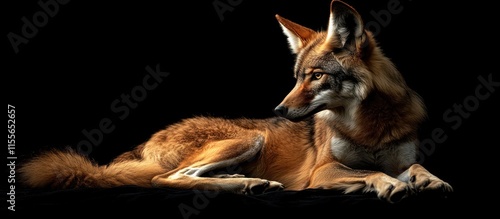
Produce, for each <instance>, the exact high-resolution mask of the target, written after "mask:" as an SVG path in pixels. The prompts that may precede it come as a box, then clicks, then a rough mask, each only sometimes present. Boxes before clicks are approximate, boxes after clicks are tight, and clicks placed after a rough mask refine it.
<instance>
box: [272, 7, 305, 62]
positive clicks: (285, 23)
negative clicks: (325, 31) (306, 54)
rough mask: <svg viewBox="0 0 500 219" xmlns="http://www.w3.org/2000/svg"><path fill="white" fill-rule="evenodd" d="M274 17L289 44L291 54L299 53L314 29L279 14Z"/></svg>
mask: <svg viewBox="0 0 500 219" xmlns="http://www.w3.org/2000/svg"><path fill="white" fill-rule="evenodd" d="M276 19H277V20H278V22H279V24H280V26H281V29H283V33H284V34H285V35H286V37H287V39H288V44H289V45H290V49H291V50H292V53H293V54H297V53H299V51H300V50H301V49H302V48H303V47H304V45H306V43H307V41H309V39H310V38H311V37H312V36H313V35H314V33H315V31H314V30H312V29H309V28H307V27H304V26H302V25H300V24H297V23H294V22H292V21H290V20H288V19H285V18H283V17H281V16H279V15H276Z"/></svg>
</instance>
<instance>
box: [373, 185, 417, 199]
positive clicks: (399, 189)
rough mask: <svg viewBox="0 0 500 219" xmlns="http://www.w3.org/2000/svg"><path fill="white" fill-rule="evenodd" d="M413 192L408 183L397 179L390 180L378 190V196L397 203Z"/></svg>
mask: <svg viewBox="0 0 500 219" xmlns="http://www.w3.org/2000/svg"><path fill="white" fill-rule="evenodd" d="M410 193H411V190H410V187H409V185H408V184H407V183H404V182H401V181H399V180H396V181H388V182H386V183H385V184H384V185H383V186H381V188H380V189H379V190H378V193H377V196H378V197H379V198H380V199H385V200H387V201H388V202H390V203H397V202H400V201H401V200H403V199H405V198H406V197H408V196H409V194H410Z"/></svg>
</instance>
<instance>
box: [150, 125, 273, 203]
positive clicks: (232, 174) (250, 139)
mask: <svg viewBox="0 0 500 219" xmlns="http://www.w3.org/2000/svg"><path fill="white" fill-rule="evenodd" d="M263 144H264V137H263V135H262V134H260V133H258V132H251V133H247V135H246V136H245V137H244V138H238V139H226V140H220V141H215V142H210V143H208V144H206V145H204V146H203V147H202V148H201V149H200V150H199V151H198V152H197V153H195V154H194V155H192V156H190V157H188V158H187V159H186V160H184V161H183V162H181V164H180V165H179V166H178V167H177V168H176V169H174V170H172V171H169V172H168V173H164V174H161V175H157V176H155V177H154V178H153V179H152V183H153V185H154V186H156V187H171V188H180V189H197V190H214V191H227V192H232V193H238V194H256V193H262V192H266V191H271V190H281V189H283V185H282V184H281V183H279V182H275V181H269V180H266V179H260V178H246V177H244V176H243V175H241V174H238V170H234V169H235V168H234V167H235V166H237V165H239V164H240V163H242V162H245V161H248V160H250V159H252V158H254V157H255V156H256V155H257V153H258V152H259V151H260V150H261V148H262V146H263ZM221 169H222V170H224V169H226V170H227V171H226V173H221V174H216V175H212V176H210V175H209V173H210V172H212V171H215V170H221Z"/></svg>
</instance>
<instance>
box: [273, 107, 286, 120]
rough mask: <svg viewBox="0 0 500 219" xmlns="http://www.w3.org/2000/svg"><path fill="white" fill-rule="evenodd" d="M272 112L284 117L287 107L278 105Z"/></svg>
mask: <svg viewBox="0 0 500 219" xmlns="http://www.w3.org/2000/svg"><path fill="white" fill-rule="evenodd" d="M274 113H275V114H276V115H278V116H281V117H286V114H287V113H288V108H286V106H283V105H279V106H277V107H276V108H274Z"/></svg>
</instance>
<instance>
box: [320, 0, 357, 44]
mask: <svg viewBox="0 0 500 219" xmlns="http://www.w3.org/2000/svg"><path fill="white" fill-rule="evenodd" d="M365 38H366V36H365V32H364V24H363V20H362V19H361V15H360V14H359V13H358V12H357V11H356V10H355V9H354V8H353V7H351V6H350V5H348V4H346V3H344V2H342V1H339V0H333V1H332V2H331V4H330V20H329V22H328V31H327V36H326V41H325V42H326V44H327V46H328V47H330V49H343V48H346V49H348V50H351V51H356V50H358V49H359V48H360V47H362V46H363V44H364V43H365V41H366V39H365Z"/></svg>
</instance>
